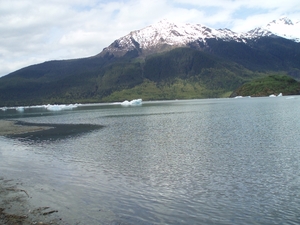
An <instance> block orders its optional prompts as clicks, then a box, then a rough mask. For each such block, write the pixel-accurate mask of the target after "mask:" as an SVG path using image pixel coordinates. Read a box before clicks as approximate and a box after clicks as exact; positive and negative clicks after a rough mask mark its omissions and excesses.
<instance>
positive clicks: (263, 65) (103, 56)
mask: <svg viewBox="0 0 300 225" xmlns="http://www.w3.org/2000/svg"><path fill="white" fill-rule="evenodd" d="M276 24H281V23H275V22H274V23H271V25H270V26H269V28H270V29H269V30H267V29H265V28H257V29H256V30H252V31H249V32H248V33H243V34H238V33H235V32H233V31H231V30H228V29H218V30H217V29H211V28H208V27H206V26H203V25H200V24H196V25H192V24H174V23H171V22H168V21H161V22H159V23H157V24H154V25H151V26H148V27H146V28H144V29H141V30H138V31H133V32H131V33H130V34H128V35H126V36H124V37H122V38H120V39H118V40H116V41H115V42H113V43H112V44H111V45H110V46H108V47H107V48H105V49H104V50H103V51H102V52H101V53H99V54H98V55H96V56H93V57H88V58H83V59H74V60H61V61H50V62H45V63H41V64H37V65H32V66H29V67H26V68H23V69H20V70H18V71H15V72H13V73H11V74H9V75H7V76H5V77H2V78H0V105H2V106H4V105H6V106H8V105H33V104H48V103H74V102H101V101H123V100H125V99H126V98H127V96H129V97H134V98H139V97H143V98H144V99H145V100H147V99H174V98H206V97H222V96H229V95H230V93H231V92H232V91H234V90H235V89H236V88H238V87H239V86H241V85H242V84H243V83H245V82H248V81H250V80H251V79H254V78H258V77H262V76H267V75H269V74H270V73H273V72H276V73H281V74H286V75H290V76H293V77H294V78H296V79H299V78H300V65H299V62H300V43H298V42H297V41H294V40H293V39H286V38H282V37H279V36H278V35H275V34H274V33H272V32H271V31H270V30H271V28H272V29H275V28H274V27H275V25H276ZM281 25H282V24H281ZM285 26H295V25H291V24H290V23H287V24H285ZM143 88H144V89H145V90H147V93H146V92H144V91H143ZM150 93H151V94H150Z"/></svg>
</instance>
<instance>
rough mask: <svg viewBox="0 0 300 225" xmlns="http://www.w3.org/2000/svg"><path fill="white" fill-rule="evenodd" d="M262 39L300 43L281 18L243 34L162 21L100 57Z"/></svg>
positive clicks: (296, 27)
mask: <svg viewBox="0 0 300 225" xmlns="http://www.w3.org/2000/svg"><path fill="white" fill-rule="evenodd" d="M265 36H280V37H284V38H287V39H292V40H294V41H297V42H300V23H299V21H298V22H293V21H291V20H290V19H288V18H287V17H282V18H280V19H279V20H273V21H272V22H270V23H269V24H268V25H267V26H266V27H258V28H255V29H253V30H250V31H249V32H247V33H236V32H234V31H231V30H230V29H213V28H209V27H207V26H204V25H201V24H189V23H187V24H184V23H176V24H175V23H173V22H170V21H168V20H162V21H159V22H158V23H155V24H153V25H150V26H147V27H145V28H143V29H141V30H136V31H132V32H130V33H129V34H128V35H126V36H124V37H122V38H120V39H118V40H116V41H114V42H113V43H112V44H111V45H110V46H108V47H107V48H105V49H104V50H103V51H102V52H101V53H100V55H105V54H112V55H115V56H122V55H124V54H126V53H127V52H129V51H132V50H137V51H138V52H139V54H145V55H147V54H149V53H151V52H159V51H164V50H168V49H172V48H176V47H184V46H189V45H190V44H192V43H197V44H196V45H198V47H200V48H204V47H206V46H207V40H208V39H212V38H213V39H222V40H224V41H237V42H245V43H246V42H247V40H248V39H256V38H260V37H265Z"/></svg>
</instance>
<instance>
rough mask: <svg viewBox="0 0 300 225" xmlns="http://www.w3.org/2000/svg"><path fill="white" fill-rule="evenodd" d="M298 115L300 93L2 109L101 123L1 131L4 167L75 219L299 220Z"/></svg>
mask: <svg viewBox="0 0 300 225" xmlns="http://www.w3.org/2000/svg"><path fill="white" fill-rule="evenodd" d="M299 113H300V97H299V96H296V97H294V98H292V99H288V98H287V97H277V98H243V99H209V100H207V99H206V100H189V101H165V102H145V103H144V104H143V105H142V106H134V107H122V106H120V105H101V104H99V105H82V106H79V107H78V108H75V109H73V110H66V111H60V112H49V111H46V110H45V109H25V111H24V112H21V113H20V112H16V111H15V110H7V111H3V112H1V111H0V117H1V118H4V119H17V120H21V121H25V122H34V123H47V124H49V123H50V124H51V123H56V124H93V125H101V126H99V127H98V129H90V130H84V132H77V133H76V132H75V133H74V132H71V134H70V133H67V134H64V133H62V134H60V135H53V134H48V135H47V134H44V135H39V136H38V135H36V136H35V135H30V136H27V137H21V136H19V137H0V171H1V172H0V173H1V174H0V175H1V176H4V177H9V178H13V179H20V180H21V181H22V182H23V186H24V188H26V190H28V192H31V193H34V197H33V198H32V201H35V204H37V205H43V206H45V205H47V206H50V207H52V208H55V209H57V210H58V211H59V213H60V214H61V216H62V217H63V218H64V221H69V223H70V224H76V223H77V224H299V223H300V211H299V209H300V151H299V149H300V116H299ZM75 127H76V126H75ZM79 128H80V125H79V126H78V129H79ZM60 129H62V130H64V129H70V128H69V127H68V126H66V127H60ZM79 130H80V129H79Z"/></svg>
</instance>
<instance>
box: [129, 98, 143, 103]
mask: <svg viewBox="0 0 300 225" xmlns="http://www.w3.org/2000/svg"><path fill="white" fill-rule="evenodd" d="M141 104H142V99H141V98H140V99H134V100H132V101H130V105H141Z"/></svg>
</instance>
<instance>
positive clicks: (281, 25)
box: [265, 17, 300, 42]
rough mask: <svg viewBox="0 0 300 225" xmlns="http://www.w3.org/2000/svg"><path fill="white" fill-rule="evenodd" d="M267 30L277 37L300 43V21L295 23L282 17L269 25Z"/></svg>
mask: <svg viewBox="0 0 300 225" xmlns="http://www.w3.org/2000/svg"><path fill="white" fill-rule="evenodd" d="M265 29H266V30H268V31H270V32H272V33H273V34H275V35H277V36H280V37H283V38H287V39H291V40H294V41H296V42H300V23H299V21H295V22H294V21H292V20H291V19H289V18H287V17H281V18H280V19H278V20H273V21H272V22H270V23H268V24H267V26H266V27H265Z"/></svg>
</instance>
